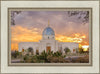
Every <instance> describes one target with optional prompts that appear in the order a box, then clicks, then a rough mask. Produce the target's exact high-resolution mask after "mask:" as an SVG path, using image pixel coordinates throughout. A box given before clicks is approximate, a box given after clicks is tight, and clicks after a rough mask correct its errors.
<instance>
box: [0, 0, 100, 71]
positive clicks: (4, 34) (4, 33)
mask: <svg viewBox="0 0 100 74" xmlns="http://www.w3.org/2000/svg"><path fill="white" fill-rule="evenodd" d="M10 7H24V8H25V7H31V8H32V7H36V8H37V7H42V8H43V7H44V8H46V7H58V8H59V7H66V8H67V7H68V8H71V7H72V8H74V7H75V8H78V7H86V8H87V7H88V8H92V10H93V21H92V22H93V26H92V30H93V34H92V35H93V36H92V38H93V39H92V41H93V43H92V44H93V45H92V48H93V56H92V59H93V66H90V67H82V66H80V67H75V66H74V67H73V66H71V67H69V66H66V67H65V66H64V67H63V66H60V67H55V66H52V67H49V66H46V67H41V66H40V67H39V66H38V67H36V66H32V67H30V66H27V67H25V66H24V67H14V66H13V67H9V66H8V63H7V62H8V59H7V54H8V52H7V50H8V45H7V43H8V40H7V39H8V23H7V21H8V19H7V18H8V17H7V16H8V15H7V8H10ZM98 51H99V1H2V2H1V73H99V52H98Z"/></svg>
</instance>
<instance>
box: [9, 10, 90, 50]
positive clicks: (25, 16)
mask: <svg viewBox="0 0 100 74" xmlns="http://www.w3.org/2000/svg"><path fill="white" fill-rule="evenodd" d="M84 12H85V11H84ZM83 16H84V15H83ZM14 20H15V23H16V25H11V50H18V43H19V42H38V41H39V40H41V39H42V32H43V30H44V28H46V27H47V26H48V20H49V21H50V27H51V28H52V29H53V30H54V31H55V39H56V40H58V41H62V42H77V43H79V44H81V45H82V46H84V45H89V23H88V22H87V23H85V24H83V22H82V21H81V19H78V15H75V16H71V17H69V15H68V14H67V11H23V12H21V13H20V14H18V15H16V17H15V18H14Z"/></svg>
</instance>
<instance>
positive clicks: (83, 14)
mask: <svg viewBox="0 0 100 74" xmlns="http://www.w3.org/2000/svg"><path fill="white" fill-rule="evenodd" d="M68 15H69V17H72V16H77V18H78V20H81V21H82V22H83V23H87V22H88V21H89V11H68Z"/></svg>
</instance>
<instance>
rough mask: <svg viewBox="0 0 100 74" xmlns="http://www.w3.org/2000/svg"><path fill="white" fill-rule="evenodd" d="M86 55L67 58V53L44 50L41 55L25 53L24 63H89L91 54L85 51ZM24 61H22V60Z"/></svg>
mask: <svg viewBox="0 0 100 74" xmlns="http://www.w3.org/2000/svg"><path fill="white" fill-rule="evenodd" d="M78 54H80V53H78ZM83 54H84V55H85V54H86V56H84V57H78V58H71V57H69V58H68V59H66V58H65V57H66V56H65V55H62V53H60V52H59V51H57V52H54V53H53V51H51V52H49V53H46V52H45V51H43V52H42V53H41V54H40V55H33V56H29V55H25V56H24V58H23V60H24V61H23V62H24V63H88V62H89V56H88V54H87V53H83ZM21 62H22V61H21Z"/></svg>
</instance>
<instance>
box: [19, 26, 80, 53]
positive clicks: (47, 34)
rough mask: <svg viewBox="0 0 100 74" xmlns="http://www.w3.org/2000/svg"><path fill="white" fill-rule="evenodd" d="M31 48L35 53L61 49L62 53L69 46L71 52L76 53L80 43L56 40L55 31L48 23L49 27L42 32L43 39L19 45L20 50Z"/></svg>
mask: <svg viewBox="0 0 100 74" xmlns="http://www.w3.org/2000/svg"><path fill="white" fill-rule="evenodd" d="M29 48H31V49H33V54H36V53H37V52H38V53H39V54H40V53H41V52H43V51H44V50H45V51H46V52H48V51H53V52H56V51H61V52H62V53H65V51H64V49H65V48H69V49H70V51H71V53H76V49H78V48H79V44H78V43H75V42H59V41H57V40H55V32H54V30H53V29H52V28H51V27H50V26H49V24H48V27H46V28H45V29H44V31H43V33H42V40H40V41H39V42H20V43H19V45H18V49H19V52H22V51H23V52H24V51H27V49H29Z"/></svg>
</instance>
